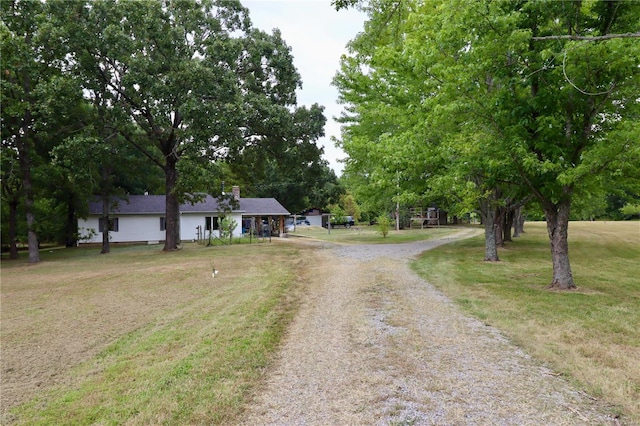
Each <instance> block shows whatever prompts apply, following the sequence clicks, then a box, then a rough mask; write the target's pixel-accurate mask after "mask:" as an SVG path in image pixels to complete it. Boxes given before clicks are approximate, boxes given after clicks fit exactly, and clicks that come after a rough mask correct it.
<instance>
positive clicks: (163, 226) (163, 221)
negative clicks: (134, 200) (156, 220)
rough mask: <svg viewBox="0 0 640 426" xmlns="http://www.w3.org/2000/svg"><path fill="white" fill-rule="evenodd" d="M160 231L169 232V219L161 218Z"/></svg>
mask: <svg viewBox="0 0 640 426" xmlns="http://www.w3.org/2000/svg"><path fill="white" fill-rule="evenodd" d="M160 230H161V231H166V230H167V218H166V217H161V218H160Z"/></svg>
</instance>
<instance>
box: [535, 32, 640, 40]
mask: <svg viewBox="0 0 640 426" xmlns="http://www.w3.org/2000/svg"><path fill="white" fill-rule="evenodd" d="M612 38H640V31H639V32H636V33H622V34H606V35H602V36H590V37H589V36H579V35H573V34H570V35H551V36H540V37H531V40H534V41H542V40H584V41H602V40H610V39H612Z"/></svg>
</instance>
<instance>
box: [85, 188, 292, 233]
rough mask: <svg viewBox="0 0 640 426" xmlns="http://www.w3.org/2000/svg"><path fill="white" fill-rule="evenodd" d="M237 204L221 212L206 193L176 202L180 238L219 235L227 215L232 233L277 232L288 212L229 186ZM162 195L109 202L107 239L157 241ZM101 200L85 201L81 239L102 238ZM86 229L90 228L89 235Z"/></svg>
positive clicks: (161, 220)
mask: <svg viewBox="0 0 640 426" xmlns="http://www.w3.org/2000/svg"><path fill="white" fill-rule="evenodd" d="M233 197H234V198H235V200H236V201H237V206H236V208H234V209H233V210H232V211H231V212H228V211H226V212H225V206H223V205H219V203H218V199H216V198H214V197H212V196H210V195H207V196H206V198H205V199H204V200H203V201H201V202H198V203H195V204H190V203H184V204H181V205H180V239H181V240H182V241H195V240H199V239H204V238H208V237H209V235H210V234H211V235H213V236H217V237H219V235H220V221H221V219H222V218H223V217H224V216H226V215H230V216H231V217H232V219H234V220H235V222H236V223H237V227H236V229H235V230H234V231H233V236H234V237H241V236H243V235H245V234H247V233H248V232H250V231H251V229H253V230H254V232H259V233H261V235H262V232H263V230H264V229H265V227H266V228H268V229H270V231H271V233H275V234H276V235H279V234H281V233H284V232H285V228H284V223H285V218H287V217H289V215H290V213H289V212H288V211H287V209H285V208H284V207H283V206H282V205H281V204H280V203H279V202H278V201H277V200H276V199H275V198H240V188H239V187H237V186H234V187H233ZM165 212H166V210H165V196H164V195H129V196H128V197H127V199H118V200H116V202H115V203H112V207H111V211H110V212H109V222H110V226H109V228H110V232H109V235H110V239H111V240H110V241H111V242H114V243H122V242H148V243H157V242H160V241H164V239H165ZM104 228H105V227H104V226H103V223H102V203H101V201H100V200H99V199H96V201H94V202H91V203H90V204H89V215H88V217H87V218H86V219H80V220H79V221H78V234H79V235H80V241H81V242H83V243H98V242H101V241H102V232H103V230H104ZM90 230H94V231H95V232H94V233H93V236H92V235H91V232H90Z"/></svg>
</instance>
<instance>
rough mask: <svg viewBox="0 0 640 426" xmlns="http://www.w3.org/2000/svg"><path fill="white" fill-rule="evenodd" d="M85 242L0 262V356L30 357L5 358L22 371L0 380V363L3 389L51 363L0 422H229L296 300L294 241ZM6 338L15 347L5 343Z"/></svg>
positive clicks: (298, 264) (37, 373) (261, 368)
mask: <svg viewBox="0 0 640 426" xmlns="http://www.w3.org/2000/svg"><path fill="white" fill-rule="evenodd" d="M97 252H98V249H84V248H79V249H71V250H54V251H51V252H49V251H46V252H44V253H43V256H42V262H41V263H40V264H37V265H31V266H28V265H25V264H24V263H22V262H3V265H2V266H3V268H2V300H3V303H2V335H3V336H2V337H3V342H2V345H3V358H5V359H3V362H9V359H7V357H11V356H13V357H19V356H20V354H22V355H23V356H24V355H26V356H28V357H29V359H30V361H27V362H24V363H23V362H21V361H20V360H17V361H16V363H15V367H14V368H15V369H24V371H23V372H22V373H21V374H22V378H21V377H17V378H15V382H16V383H9V382H8V381H9V380H11V378H10V377H8V376H7V375H5V376H4V377H3V390H4V389H5V388H4V385H5V384H6V385H7V386H12V387H13V388H15V387H16V386H17V387H19V386H21V385H22V384H24V386H28V385H29V386H31V385H33V383H31V382H32V380H31V379H30V377H33V376H41V377H46V376H48V375H49V374H48V371H59V373H58V374H57V376H58V379H56V378H54V379H53V380H51V381H50V382H42V383H39V384H35V385H34V386H38V388H37V390H36V391H35V392H34V395H33V396H32V397H31V398H29V399H27V400H26V401H25V402H24V403H22V404H20V405H19V406H17V407H14V408H13V409H12V410H11V412H10V413H7V412H5V413H3V417H4V418H3V419H2V421H1V422H0V423H2V424H29V425H51V424H59V422H60V421H61V419H64V423H65V424H105V425H106V424H112V425H116V424H144V425H146V424H228V423H229V422H233V420H234V419H236V418H237V416H238V415H239V413H240V412H241V410H242V407H243V404H244V403H245V399H246V397H247V395H249V394H250V393H251V390H252V389H253V388H252V387H253V386H255V385H256V384H257V383H258V382H259V379H260V377H261V376H262V374H263V371H264V369H265V367H266V366H267V365H268V362H269V360H270V359H271V358H272V355H273V352H274V351H275V350H276V348H277V345H278V343H279V342H280V338H281V336H282V333H283V332H284V330H285V329H286V327H287V324H288V323H289V320H290V319H291V317H292V315H293V314H294V312H295V310H296V306H297V303H296V300H297V294H298V293H297V291H298V287H297V283H298V280H297V277H298V275H299V273H300V269H301V268H302V263H301V262H302V261H301V260H295V261H292V260H291V259H300V258H301V257H303V256H299V255H298V254H299V249H297V248H294V247H291V246H290V245H278V244H260V245H252V246H249V245H233V246H226V247H213V248H204V247H202V246H197V245H195V244H191V245H185V248H184V249H183V250H181V251H179V252H176V253H162V252H161V251H160V247H159V246H153V247H149V246H129V247H115V248H113V251H112V253H111V254H109V255H98V254H97ZM212 264H213V265H214V266H215V268H216V269H218V270H219V271H220V272H219V274H218V276H216V277H215V278H213V277H212V276H211V272H212ZM48 345H50V346H48ZM18 346H22V348H23V349H21V352H20V353H17V354H16V353H14V352H11V350H10V349H12V348H13V347H18ZM73 348H78V350H75V349H73ZM56 351H57V352H58V353H60V354H61V355H59V356H57V357H54V358H51V357H49V356H48V354H50V353H51V352H56ZM63 354H68V355H67V356H68V358H66V359H65V358H64V355H63ZM82 354H86V355H82ZM61 357H62V358H63V359H59V358H61ZM39 364H44V365H39ZM3 367H4V365H3ZM34 369H40V370H34ZM3 370H4V368H3ZM60 378H63V379H62V380H59V379H60ZM20 379H23V380H24V382H21V381H20ZM43 380H44V379H43ZM5 381H7V382H5ZM4 396H5V395H3V398H4ZM3 410H4V409H3Z"/></svg>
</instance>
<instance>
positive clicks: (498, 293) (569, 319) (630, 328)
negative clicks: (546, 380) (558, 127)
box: [414, 222, 640, 424]
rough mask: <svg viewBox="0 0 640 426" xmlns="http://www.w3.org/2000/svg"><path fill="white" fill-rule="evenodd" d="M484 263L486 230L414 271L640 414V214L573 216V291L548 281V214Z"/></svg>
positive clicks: (434, 254)
mask: <svg viewBox="0 0 640 426" xmlns="http://www.w3.org/2000/svg"><path fill="white" fill-rule="evenodd" d="M525 230H526V233H525V234H524V235H523V236H522V237H521V238H518V239H515V241H514V242H513V243H508V245H507V246H506V247H505V248H503V249H501V250H500V251H499V255H500V259H501V262H499V263H490V262H483V261H482V258H483V249H484V240H483V237H477V238H474V239H470V240H465V241H459V242H456V243H453V244H449V245H446V246H442V247H440V248H438V249H436V250H433V251H429V252H427V253H425V254H424V255H423V256H422V257H421V258H420V259H419V260H418V261H416V262H415V263H414V268H415V270H416V271H417V272H418V273H420V274H421V275H423V276H424V277H425V278H426V279H427V280H428V281H429V282H430V283H432V284H434V285H435V286H436V287H438V288H439V289H441V290H442V291H443V292H444V293H445V294H447V295H448V296H449V297H451V298H452V299H453V300H455V301H456V302H457V303H458V304H459V305H460V306H462V307H463V309H465V310H466V311H467V312H468V313H470V314H472V315H473V316H476V317H478V318H480V319H482V320H483V321H484V322H485V323H487V324H490V325H492V326H495V327H497V328H499V329H501V330H503V331H504V332H505V333H506V334H507V335H508V336H509V337H510V338H512V339H513V340H514V341H515V342H516V343H517V344H519V345H521V346H522V347H524V348H525V349H526V350H527V351H528V352H529V353H531V354H533V355H534V356H536V357H537V358H539V359H540V360H543V361H544V362H547V363H549V364H550V366H551V367H552V368H554V369H555V370H556V371H558V372H559V373H561V374H565V375H566V376H567V377H568V378H569V379H570V380H575V381H576V382H577V383H579V384H580V385H581V386H583V387H584V388H585V389H586V390H587V392H589V393H590V394H591V395H593V396H595V397H597V398H599V399H603V400H604V401H606V402H607V403H610V404H613V405H615V406H616V407H618V409H619V410H620V411H621V412H622V413H624V414H626V415H627V416H628V417H629V418H630V419H631V422H632V424H636V423H638V422H640V222H573V223H571V224H570V227H569V250H570V258H571V265H572V270H573V275H574V279H575V282H576V284H577V286H578V288H577V289H576V290H574V291H568V292H558V291H551V290H549V289H548V288H547V287H548V284H549V283H550V282H551V277H552V269H551V258H550V256H551V254H550V248H549V242H548V237H547V233H546V226H545V224H544V223H527V224H526V227H525Z"/></svg>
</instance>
